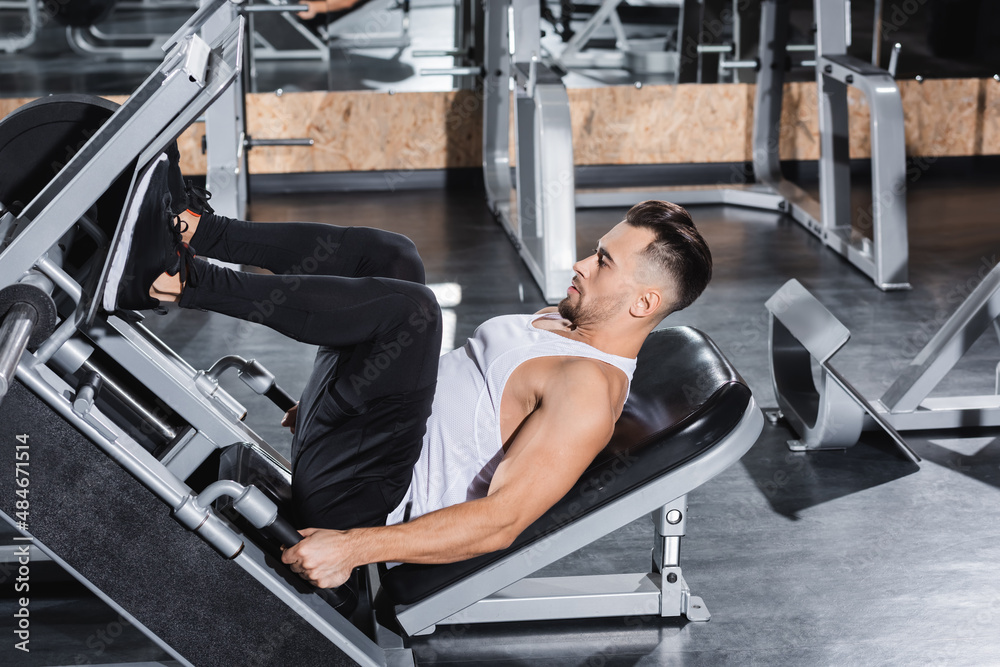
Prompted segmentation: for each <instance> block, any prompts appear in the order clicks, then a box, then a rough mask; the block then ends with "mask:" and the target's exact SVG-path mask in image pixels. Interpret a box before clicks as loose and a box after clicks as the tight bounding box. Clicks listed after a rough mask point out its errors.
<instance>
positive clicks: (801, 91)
mask: <svg viewBox="0 0 1000 667" xmlns="http://www.w3.org/2000/svg"><path fill="white" fill-rule="evenodd" d="M900 90H901V95H902V98H903V108H904V114H905V123H906V147H907V154H909V155H911V156H917V155H920V156H928V157H929V156H935V157H936V156H958V155H1000V82H997V81H994V80H993V79H984V80H980V79H943V80H929V81H925V82H923V83H918V82H916V81H909V80H907V81H901V82H900ZM753 94H754V87H753V86H752V85H747V84H726V85H711V86H699V85H680V86H666V85H664V86H643V87H642V88H638V89H637V88H635V87H634V86H617V87H605V88H587V89H571V90H570V91H569V99H570V115H571V118H572V124H573V145H574V157H575V161H576V163H577V164H580V165H597V164H666V163H688V162H740V161H747V160H750V159H751V151H752V147H751V143H750V140H751V133H752V117H753ZM112 99H115V100H116V101H119V102H120V101H121V100H122V99H123V98H112ZM848 99H849V111H850V114H851V134H850V143H851V155H852V157H857V158H863V157H868V156H869V155H870V149H869V140H870V127H869V111H868V105H867V103H866V101H865V100H864V98H863V97H862V96H861V94H860V93H858V91H856V90H854V89H851V90H850V94H849V98H848ZM27 101H28V100H27V99H11V98H8V99H0V114H2V115H6V114H7V113H9V112H10V111H12V110H13V109H16V108H17V107H19V106H20V105H21V104H24V103H25V102H27ZM247 123H248V131H249V133H250V134H251V136H254V137H257V138H262V139H267V138H290V137H311V138H313V139H314V140H315V141H316V145H315V146H312V147H272V148H263V147H258V148H255V149H253V150H252V151H250V171H251V173H257V174H264V173H297V172H330V171H397V172H400V173H406V172H408V171H411V170H415V169H442V168H448V167H478V166H480V164H481V162H482V157H481V153H482V147H481V142H482V97H481V95H480V94H479V93H475V92H472V91H451V92H439V93H397V94H395V95H390V94H388V93H377V92H370V91H353V92H336V93H328V92H308V93H285V94H284V95H281V96H278V95H274V94H270V93H269V94H254V95H249V96H248V97H247ZM203 136H204V125H202V124H195V125H194V126H192V127H191V128H189V129H188V130H187V131H186V132H185V133H184V134H183V135H182V136H181V139H180V142H179V143H180V146H181V152H182V154H183V161H182V168H183V169H184V171H185V173H188V174H192V175H194V174H204V172H205V157H204V155H203V154H202V151H201V146H202V137H203ZM780 151H781V157H782V159H785V160H815V159H817V158H818V157H819V142H818V140H817V96H816V85H815V83H812V82H805V83H789V84H787V85H786V86H785V102H784V106H783V109H782V127H781V131H780Z"/></svg>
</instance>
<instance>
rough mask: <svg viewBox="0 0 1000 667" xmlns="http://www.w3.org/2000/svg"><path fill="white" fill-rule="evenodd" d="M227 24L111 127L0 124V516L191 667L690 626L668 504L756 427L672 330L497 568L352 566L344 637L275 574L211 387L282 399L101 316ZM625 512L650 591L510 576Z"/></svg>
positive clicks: (270, 518)
mask: <svg viewBox="0 0 1000 667" xmlns="http://www.w3.org/2000/svg"><path fill="white" fill-rule="evenodd" d="M229 11H230V8H229V7H227V6H226V5H225V2H224V0H217V1H216V2H214V3H206V4H205V5H204V6H202V7H201V8H200V9H199V10H198V12H197V13H196V14H195V15H194V16H193V17H192V18H191V19H190V20H189V22H188V23H187V24H186V25H185V27H184V28H183V29H182V30H181V31H180V32H179V33H178V35H177V36H176V37H175V38H173V39H172V40H170V44H168V48H167V51H166V54H165V58H164V60H163V62H162V63H161V64H160V66H159V67H157V68H156V70H155V71H154V72H153V73H152V74H151V75H150V76H149V78H148V79H147V80H146V81H145V82H144V83H143V84H142V85H141V86H140V87H139V88H138V89H137V90H136V91H135V92H134V93H133V95H132V96H130V97H129V98H128V100H126V101H125V102H124V103H123V104H122V105H121V106H120V107H116V106H115V105H114V104H112V103H110V102H107V101H106V100H101V99H100V98H93V97H88V96H81V95H71V96H50V97H46V98H42V99H39V100H36V101H34V102H32V103H30V104H28V105H25V106H24V107H21V108H20V109H18V110H16V111H15V112H13V113H11V114H10V115H9V116H8V117H6V118H5V119H3V121H2V122H0V165H3V166H4V168H5V171H4V173H5V175H6V174H11V175H12V177H11V178H6V176H5V178H4V179H2V181H0V182H2V188H0V204H2V216H0V439H2V442H4V443H5V445H4V446H6V447H10V448H11V449H12V450H13V451H14V452H15V454H16V456H17V459H16V460H17V461H18V464H17V466H16V468H17V469H18V470H22V469H23V473H17V474H16V475H15V474H11V475H6V476H3V478H2V480H0V518H2V519H3V520H5V521H6V522H8V523H9V524H10V525H11V526H12V527H14V528H15V529H16V530H17V531H18V536H17V538H16V539H18V540H19V541H23V542H24V543H28V544H31V545H32V546H33V547H35V548H36V549H38V550H40V551H42V552H43V553H44V554H45V555H46V556H47V557H48V558H49V559H51V560H52V561H54V562H56V563H58V564H59V565H61V566H62V567H63V568H64V569H65V570H66V571H67V572H68V573H70V575H72V576H73V577H74V578H76V579H78V580H79V581H81V582H82V583H83V584H84V585H86V586H87V587H88V588H89V589H90V590H92V591H93V592H94V593H95V595H97V596H98V597H100V598H101V599H102V600H104V601H105V602H106V603H107V604H109V605H110V606H111V607H112V608H113V609H115V610H116V611H117V612H118V613H120V614H121V615H122V616H123V617H124V618H125V619H127V620H129V621H130V622H131V623H132V624H133V625H134V626H135V627H136V628H138V629H140V630H141V631H142V632H144V633H145V634H146V635H147V636H148V637H150V639H151V640H152V641H154V642H155V643H157V644H158V645H159V646H161V647H162V648H163V649H164V650H165V651H166V652H167V653H169V654H170V655H171V656H172V657H173V658H174V659H176V660H177V661H178V662H180V663H181V664H185V665H194V664H197V665H201V664H277V665H284V664H296V665H299V664H301V665H339V664H351V663H358V664H362V665H412V664H413V656H412V652H411V650H410V649H408V648H407V647H406V639H405V638H406V636H416V635H419V634H426V633H428V632H431V631H432V630H433V629H434V627H436V626H437V625H447V624H449V623H455V622H463V623H464V622H486V621H489V620H503V619H512V618H524V619H530V618H573V617H580V616H587V617H592V616H601V615H622V614H624V615H633V614H653V615H660V616H679V615H683V616H686V617H687V618H688V619H689V620H707V618H708V612H707V609H706V607H705V604H704V602H703V601H702V600H700V599H699V598H698V597H697V596H695V595H693V594H692V593H691V591H690V590H689V587H688V586H687V585H686V583H685V580H684V578H683V576H682V573H681V570H680V561H679V549H680V540H681V536H682V535H683V534H684V532H685V529H686V505H685V497H686V495H687V494H688V493H690V492H692V491H694V490H695V489H696V488H697V487H699V486H701V485H702V484H705V483H706V482H708V481H709V480H710V479H712V478H713V477H714V476H715V475H717V474H719V473H720V472H722V471H723V470H725V469H726V468H727V467H728V466H730V465H732V464H733V463H735V462H736V461H737V460H739V458H740V457H741V456H742V455H743V454H744V453H745V452H746V451H747V450H748V449H749V448H750V447H751V446H752V445H753V443H754V442H755V441H756V439H757V437H758V435H759V433H760V431H761V428H762V425H763V416H762V414H761V412H760V410H759V409H758V408H757V406H756V403H755V402H754V399H753V396H752V394H751V392H750V390H749V388H748V387H747V385H746V383H745V382H744V381H743V380H742V379H741V378H740V377H739V375H738V373H737V372H736V371H735V370H734V369H733V368H732V366H731V365H730V364H729V362H728V361H727V360H726V359H725V357H724V356H723V355H722V353H721V352H720V351H719V350H718V348H717V347H715V345H714V344H713V343H712V342H711V341H710V340H709V339H708V337H707V336H705V335H704V334H702V333H700V332H697V331H695V330H692V329H688V328H676V329H668V330H664V331H661V332H657V333H655V334H653V335H651V336H650V338H649V339H648V340H647V342H646V344H645V345H644V347H643V349H642V351H641V352H640V355H639V364H638V369H637V371H636V374H635V378H634V380H633V383H632V388H631V395H630V398H629V401H628V403H627V405H626V407H625V410H624V412H623V416H622V418H621V419H620V420H619V422H618V424H617V426H616V430H615V435H614V437H613V438H612V439H611V441H610V442H609V443H608V446H607V448H606V450H605V451H604V453H602V454H601V455H600V456H599V457H598V458H597V459H596V460H595V462H594V463H593V465H592V466H591V467H590V469H588V471H587V472H586V473H585V474H584V476H583V477H581V479H580V481H579V482H578V484H577V487H576V488H575V489H574V490H573V491H571V492H570V493H569V494H567V496H566V497H565V498H564V499H563V500H562V501H561V502H560V503H559V504H557V505H556V506H555V507H553V508H552V509H551V510H550V511H549V512H548V513H546V515H544V516H543V517H542V518H541V519H539V521H538V522H536V523H535V524H534V525H533V526H531V527H529V529H528V530H526V531H525V532H524V533H523V534H522V535H521V536H520V537H519V538H518V540H517V541H516V542H515V543H514V544H513V545H512V546H511V547H510V548H509V549H506V550H504V551H502V552H498V553H496V554H491V555H489V556H486V557H483V558H480V559H477V560H475V561H466V562H463V563H457V564H453V565H443V566H434V567H423V566H410V565H402V566H399V567H396V568H392V569H390V570H388V571H385V568H380V567H379V566H368V567H366V568H363V569H364V573H363V574H364V576H363V577H361V578H360V588H359V591H360V593H361V596H360V597H361V599H360V601H359V603H358V607H357V609H356V610H355V611H354V613H352V614H351V616H350V618H348V617H346V616H344V615H342V614H341V613H340V612H338V611H337V610H336V609H335V608H334V606H332V604H331V597H330V594H329V593H326V592H323V591H317V590H316V589H314V588H312V587H310V586H309V585H308V584H307V583H306V582H304V581H303V580H302V579H301V578H299V577H298V576H296V575H294V574H293V573H291V572H290V571H289V570H288V569H287V568H286V567H285V566H284V565H283V564H282V563H281V562H280V551H279V550H278V546H279V544H281V543H286V544H287V543H288V541H289V539H290V537H289V536H290V535H291V536H292V537H294V533H293V531H292V530H291V527H290V524H288V522H287V521H285V520H284V519H283V518H282V517H283V516H285V515H286V514H285V509H286V503H287V499H288V489H289V485H290V472H289V469H290V468H289V463H288V461H287V460H285V459H284V458H283V457H282V456H281V455H280V454H279V453H278V452H277V451H276V450H275V449H274V448H273V447H271V446H270V445H269V444H268V443H267V442H266V441H264V440H263V439H262V438H261V437H260V436H259V435H258V434H256V433H255V432H254V431H253V430H252V429H250V428H249V427H248V426H247V425H246V424H245V423H244V421H243V418H244V417H245V415H246V409H245V408H244V407H243V406H242V405H241V404H240V403H239V401H237V400H236V399H235V398H234V397H233V396H232V395H231V394H230V393H229V392H227V391H226V390H225V388H224V387H223V386H221V385H220V383H219V378H220V377H221V376H222V375H223V374H225V373H231V372H235V373H236V374H237V376H238V377H240V378H241V379H242V380H243V381H244V382H245V383H246V384H247V385H248V386H250V387H251V388H252V389H253V390H254V391H256V392H257V393H259V394H262V395H264V396H266V397H268V398H269V399H270V400H271V401H272V402H274V403H275V405H276V406H277V409H278V410H282V411H284V410H287V409H288V408H289V407H290V406H291V405H292V404H293V403H294V399H293V398H292V397H290V396H288V395H287V394H286V393H285V392H283V391H282V390H281V389H280V387H279V386H278V385H277V384H276V381H275V378H274V376H273V375H272V374H271V373H269V372H268V371H267V369H266V368H264V367H263V366H262V365H261V364H260V363H259V362H256V361H254V360H247V359H243V358H240V357H238V356H235V355H231V356H227V357H225V358H223V359H221V360H219V362H217V363H216V364H214V365H213V366H212V367H211V368H209V369H207V370H198V369H195V368H193V367H192V366H191V365H190V364H189V363H188V362H187V361H185V360H184V359H183V358H182V357H181V356H180V355H178V354H177V353H176V352H175V351H174V350H172V349H170V348H169V347H168V346H167V345H165V344H164V343H163V342H162V341H160V340H159V339H157V338H156V336H155V335H153V334H152V333H151V332H150V331H149V330H148V329H147V328H146V327H144V326H143V323H142V316H141V315H140V314H138V313H134V312H122V311H113V312H108V311H107V310H105V308H104V306H105V304H106V301H105V300H104V298H103V293H104V284H105V282H106V279H107V276H108V273H109V270H110V267H109V262H108V258H109V257H111V256H113V254H114V253H113V249H114V248H115V247H116V246H117V244H119V243H121V242H122V240H123V239H122V238H121V234H122V231H121V230H122V228H123V227H124V225H123V220H124V217H125V214H126V212H127V211H129V210H130V209H131V208H132V207H133V205H134V204H135V203H136V202H135V201H134V197H135V189H136V184H137V183H138V182H139V180H141V179H142V177H143V176H144V175H145V174H146V173H147V171H148V169H150V168H151V164H152V162H153V161H155V160H156V159H158V157H159V156H160V154H161V153H162V151H163V150H164V148H165V147H166V146H168V145H169V143H170V142H171V141H173V140H175V139H176V137H177V136H178V135H179V134H180V133H181V132H182V131H183V130H184V129H185V128H186V127H187V126H188V125H190V124H191V123H192V122H194V121H195V120H196V119H197V118H198V117H199V116H200V115H201V114H203V113H204V112H205V110H206V109H207V108H209V107H210V105H211V104H213V102H214V103H218V100H219V99H221V97H220V96H221V95H222V94H223V92H224V91H225V90H226V88H227V87H230V86H232V84H233V82H234V81H235V79H236V77H237V74H238V71H239V67H240V63H241V55H242V54H241V49H242V46H243V35H244V32H243V22H244V19H243V17H239V16H238V17H236V18H235V19H233V20H231V21H229V22H228V24H227V25H226V27H225V29H223V30H221V31H219V32H218V33H217V37H216V38H214V39H213V41H211V42H209V41H206V40H205V39H204V38H203V37H201V36H199V35H198V34H197V32H198V31H199V30H201V31H202V34H206V31H205V27H206V26H209V24H210V23H211V22H213V21H215V20H218V19H221V18H223V17H228V16H230V14H229V13H228V12H229ZM67 149H68V154H67ZM61 161H65V164H62V162H61ZM54 171H55V173H53V172H54ZM679 379H683V381H679ZM22 480H23V481H22ZM42 484H44V485H45V491H44V492H40V488H41V485H42ZM32 485H36V486H32ZM36 490H38V491H39V492H35V491H36ZM643 514H649V515H652V516H653V519H654V539H653V542H654V551H653V554H652V558H651V568H650V570H649V571H648V572H645V573H640V574H636V575H624V574H623V575H619V576H614V577H606V576H600V577H594V578H572V579H568V580H553V579H551V578H549V579H526V578H525V577H526V576H527V575H528V574H530V573H531V572H534V571H535V570H537V569H538V568H539V567H541V566H543V565H544V564H546V563H550V562H552V561H554V560H555V559H556V558H558V557H559V556H560V555H562V554H565V553H568V552H569V551H572V550H573V549H576V548H579V547H580V546H583V545H585V544H587V543H589V542H591V541H593V540H595V539H597V538H599V537H600V536H602V535H604V534H606V533H607V532H608V531H609V530H612V529H614V528H616V527H619V526H622V525H625V524H626V523H628V522H630V521H633V520H635V519H638V518H640V517H642V515H643ZM109 555H110V557H109ZM380 570H382V571H381V572H380ZM557 589H560V590H562V591H563V593H561V594H559V595H556V594H555V591H556V590H557ZM557 597H558V598H559V599H558V600H557V599H555V598H557ZM584 600H587V601H586V602H585V601H584ZM574 610H575V611H574ZM463 614H464V615H463ZM205 619H211V622H210V623H206V622H205ZM463 619H464V620H463Z"/></svg>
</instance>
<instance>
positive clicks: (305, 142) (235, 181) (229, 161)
mask: <svg viewBox="0 0 1000 667" xmlns="http://www.w3.org/2000/svg"><path fill="white" fill-rule="evenodd" d="M303 8H304V5H293V4H281V3H278V4H274V5H272V4H266V3H265V4H256V5H253V4H250V5H241V4H237V3H235V2H230V3H228V4H226V5H225V6H224V7H223V8H221V9H219V10H218V11H217V12H216V13H215V14H214V15H213V16H212V17H210V18H209V19H208V20H206V21H205V24H204V25H203V26H202V37H203V38H205V39H206V40H212V39H214V38H215V37H217V36H218V35H219V34H220V33H221V32H223V31H225V30H226V27H227V26H228V25H229V23H230V22H231V21H233V20H235V19H236V17H237V16H240V15H245V16H246V17H247V23H246V25H247V26H248V27H247V39H246V43H247V45H248V57H247V62H248V63H249V65H250V72H251V75H250V82H249V87H250V88H251V90H254V89H256V58H255V56H254V53H256V51H255V50H254V48H253V46H252V45H251V40H250V39H249V35H254V34H256V33H255V32H254V30H253V27H252V26H253V21H254V16H255V15H256V13H258V12H259V11H264V12H265V13H272V12H279V13H281V15H282V16H283V17H285V18H289V19H291V18H294V17H291V16H290V15H289V14H288V12H292V11H298V10H300V9H303ZM296 25H299V27H301V25H300V24H299V23H298V22H296ZM311 34H312V33H310V35H311ZM326 53H327V56H329V52H326ZM246 90H247V81H246V78H245V77H244V76H243V73H242V70H241V71H239V72H237V74H236V83H235V84H234V85H232V86H230V87H228V88H226V89H225V90H224V91H222V94H221V95H220V96H219V99H218V100H216V102H215V104H213V105H212V106H210V107H209V108H208V110H207V111H206V112H205V144H206V151H205V153H206V155H205V158H206V173H205V182H206V184H207V187H208V190H209V191H210V192H211V193H212V208H214V209H215V211H216V212H217V213H219V214H220V215H224V216H227V217H230V218H244V217H246V216H245V213H246V206H247V200H248V197H249V174H250V172H249V167H248V157H247V154H248V152H249V151H250V149H252V148H253V147H254V146H306V147H308V146H312V145H313V143H314V142H313V140H312V139H309V138H301V139H259V138H257V139H255V138H253V137H251V136H250V135H249V134H248V133H247V121H246Z"/></svg>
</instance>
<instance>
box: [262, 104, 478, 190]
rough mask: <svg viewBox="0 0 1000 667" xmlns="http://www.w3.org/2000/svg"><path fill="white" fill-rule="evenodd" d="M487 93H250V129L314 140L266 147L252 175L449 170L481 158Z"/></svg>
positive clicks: (268, 135)
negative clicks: (301, 144)
mask: <svg viewBox="0 0 1000 667" xmlns="http://www.w3.org/2000/svg"><path fill="white" fill-rule="evenodd" d="M482 113H483V112H482V98H481V97H480V96H479V95H478V94H476V93H474V92H472V91H451V92H443V93H397V94H395V95H389V94H385V93H376V92H362V91H359V92H338V93H287V94H285V95H282V96H280V97H279V96H277V95H273V94H258V95H251V96H250V97H249V99H248V100H247V131H248V132H249V134H250V135H251V136H253V137H258V138H262V139H270V138H290V137H304V138H311V139H313V140H314V141H315V145H313V146H311V147H308V148H303V147H268V148H264V147H259V148H254V149H253V150H252V151H250V172H251V173H287V172H324V171H371V170H394V169H397V170H410V169H442V168H445V167H471V166H476V165H478V164H480V163H481V160H482V158H481V147H480V142H481V136H482Z"/></svg>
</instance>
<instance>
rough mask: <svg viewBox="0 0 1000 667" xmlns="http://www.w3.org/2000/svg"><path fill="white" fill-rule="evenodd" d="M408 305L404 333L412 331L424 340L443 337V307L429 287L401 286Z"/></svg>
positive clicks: (420, 285)
mask: <svg viewBox="0 0 1000 667" xmlns="http://www.w3.org/2000/svg"><path fill="white" fill-rule="evenodd" d="M401 287H402V290H403V293H404V296H405V297H406V300H407V305H406V306H405V307H404V309H403V310H404V312H405V313H406V320H405V322H406V325H405V326H404V329H403V330H404V331H407V330H408V331H411V332H413V333H415V334H416V335H417V336H420V337H422V338H428V337H431V338H432V337H434V336H435V335H436V336H437V338H438V339H440V337H441V306H439V305H438V301H437V297H436V296H434V292H432V291H431V289H430V288H429V287H427V286H426V285H424V284H422V283H409V284H406V285H404V286H401Z"/></svg>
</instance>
